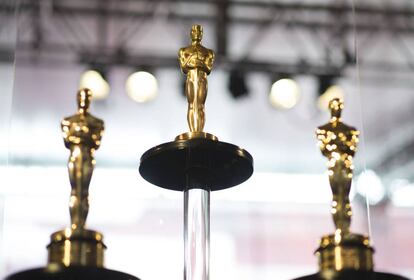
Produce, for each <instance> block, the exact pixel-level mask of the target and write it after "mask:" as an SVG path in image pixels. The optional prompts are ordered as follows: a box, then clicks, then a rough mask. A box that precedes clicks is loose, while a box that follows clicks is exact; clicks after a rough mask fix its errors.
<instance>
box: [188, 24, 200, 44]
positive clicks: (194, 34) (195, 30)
mask: <svg viewBox="0 0 414 280" xmlns="http://www.w3.org/2000/svg"><path fill="white" fill-rule="evenodd" d="M201 39H203V27H202V26H201V25H198V24H194V25H193V26H192V27H191V41H193V42H196V43H200V42H201Z"/></svg>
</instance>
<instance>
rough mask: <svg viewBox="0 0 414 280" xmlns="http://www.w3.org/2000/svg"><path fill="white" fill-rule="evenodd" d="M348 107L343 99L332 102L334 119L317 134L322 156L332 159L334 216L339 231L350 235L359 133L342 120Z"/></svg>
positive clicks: (330, 174) (330, 179)
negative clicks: (350, 199)
mask: <svg viewBox="0 0 414 280" xmlns="http://www.w3.org/2000/svg"><path fill="white" fill-rule="evenodd" d="M343 107H344V104H343V102H342V101H341V100H339V99H333V100H332V101H331V102H330V103H329V109H330V111H331V120H330V121H329V123H327V124H325V125H323V126H320V127H318V129H317V130H316V134H317V137H318V141H319V148H320V149H321V152H322V154H323V155H324V156H325V157H327V158H328V169H329V171H328V174H329V183H330V185H331V189H332V194H333V201H332V215H333V219H334V223H335V226H336V228H337V230H338V231H341V232H342V233H348V232H349V227H350V224H351V216H352V211H351V203H350V202H349V192H350V191H351V183H352V172H353V168H354V167H353V165H352V160H353V157H354V155H355V152H356V149H357V144H358V135H359V131H358V130H356V129H355V128H354V127H351V126H347V125H346V124H344V123H343V122H342V120H341V113H342V109H343Z"/></svg>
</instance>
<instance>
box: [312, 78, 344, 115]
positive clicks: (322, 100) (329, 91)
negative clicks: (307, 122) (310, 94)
mask: <svg viewBox="0 0 414 280" xmlns="http://www.w3.org/2000/svg"><path fill="white" fill-rule="evenodd" d="M335 79H336V77H335V76H332V75H323V76H319V89H318V96H319V97H318V108H319V109H320V110H321V111H326V110H327V108H328V104H329V102H330V101H331V100H332V99H334V98H339V99H344V92H343V90H342V88H341V87H339V86H338V85H336V84H335Z"/></svg>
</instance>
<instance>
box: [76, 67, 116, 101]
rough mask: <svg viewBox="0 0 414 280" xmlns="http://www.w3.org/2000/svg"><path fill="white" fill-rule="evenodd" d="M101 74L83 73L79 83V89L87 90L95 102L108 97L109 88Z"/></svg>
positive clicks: (88, 71)
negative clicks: (90, 92)
mask: <svg viewBox="0 0 414 280" xmlns="http://www.w3.org/2000/svg"><path fill="white" fill-rule="evenodd" d="M104 76H105V75H104V74H103V72H101V71H99V70H87V71H85V72H84V73H83V74H82V76H81V78H80V82H79V88H88V89H90V90H91V91H92V95H93V97H94V99H96V100H103V99H105V98H106V97H108V95H109V91H110V86H109V83H108V82H107V81H106V80H105V78H104Z"/></svg>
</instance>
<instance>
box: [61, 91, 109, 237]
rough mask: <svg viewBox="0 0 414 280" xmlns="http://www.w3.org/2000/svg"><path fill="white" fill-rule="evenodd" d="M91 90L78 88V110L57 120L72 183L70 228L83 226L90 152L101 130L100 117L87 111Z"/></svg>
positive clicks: (85, 212) (92, 160)
mask: <svg viewBox="0 0 414 280" xmlns="http://www.w3.org/2000/svg"><path fill="white" fill-rule="evenodd" d="M91 98H92V93H91V91H90V90H88V89H82V90H80V91H79V92H78V96H77V101H78V112H77V113H76V114H75V115H73V116H70V117H67V118H65V119H63V121H62V123H61V127H62V132H63V139H64V141H65V146H66V148H68V149H69V150H70V156H69V162H68V171H69V178H70V184H71V186H72V191H71V196H70V204H69V206H70V217H71V224H72V229H77V228H83V227H84V226H85V222H86V217H87V216H88V211H89V183H90V182H91V178H92V172H93V168H94V166H95V159H94V153H95V150H97V149H98V148H99V146H100V144H101V138H102V134H103V131H104V123H103V121H102V120H100V119H98V118H96V117H94V116H92V115H91V114H90V112H89V105H90V102H91Z"/></svg>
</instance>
